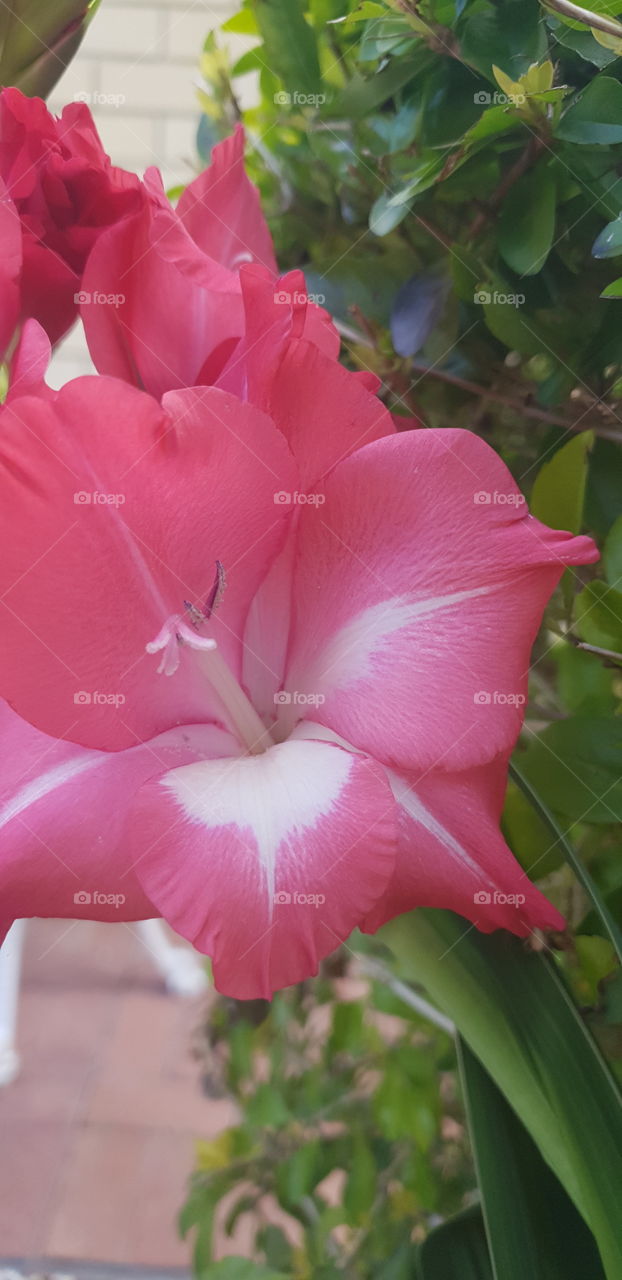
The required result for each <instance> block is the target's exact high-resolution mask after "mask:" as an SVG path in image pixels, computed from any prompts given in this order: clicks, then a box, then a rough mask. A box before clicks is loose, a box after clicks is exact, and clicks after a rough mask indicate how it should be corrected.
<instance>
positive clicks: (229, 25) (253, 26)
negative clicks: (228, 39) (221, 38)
mask: <svg viewBox="0 0 622 1280" xmlns="http://www.w3.org/2000/svg"><path fill="white" fill-rule="evenodd" d="M220 29H221V31H230V32H232V34H233V35H239V36H256V35H257V34H258V29H257V19H256V17H255V14H254V13H253V11H252V9H240V11H239V13H234V15H233V17H232V18H227V21H226V22H223V24H222V26H221V28H220Z"/></svg>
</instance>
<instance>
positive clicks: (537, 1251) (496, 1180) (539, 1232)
mask: <svg viewBox="0 0 622 1280" xmlns="http://www.w3.org/2000/svg"><path fill="white" fill-rule="evenodd" d="M459 1060H460V1073H461V1076H462V1085H463V1089H464V1093H465V1099H466V1104H467V1114H468V1118H469V1129H470V1132H471V1142H472V1144H473V1151H474V1154H475V1163H476V1169H477V1180H478V1183H479V1189H480V1194H481V1197H482V1209H483V1215H484V1221H485V1224H486V1235H487V1238H488V1245H489V1249H490V1253H491V1256H492V1259H493V1263H494V1270H495V1275H496V1276H499V1277H503V1280H525V1277H526V1276H529V1280H586V1277H587V1276H589V1277H590V1280H604V1272H603V1269H602V1266H601V1264H600V1259H599V1257H598V1249H597V1248H596V1244H595V1242H594V1237H593V1235H592V1234H591V1232H590V1231H589V1230H588V1228H587V1227H586V1225H585V1222H584V1221H583V1218H582V1217H581V1215H580V1214H579V1213H578V1212H577V1210H576V1208H575V1206H574V1205H573V1203H572V1200H570V1199H569V1197H568V1196H567V1195H566V1192H565V1191H564V1189H563V1187H562V1186H561V1184H560V1183H559V1181H558V1179H557V1178H556V1177H555V1175H554V1174H553V1173H552V1172H551V1169H550V1168H549V1166H548V1165H547V1164H546V1163H545V1161H544V1160H543V1159H542V1156H541V1155H540V1152H539V1151H538V1148H537V1146H536V1145H535V1143H534V1142H533V1140H532V1139H531V1138H530V1136H529V1134H528V1133H527V1131H526V1129H525V1128H524V1126H523V1125H522V1124H521V1123H520V1120H519V1119H518V1117H517V1116H516V1114H515V1112H514V1111H513V1110H512V1108H511V1107H510V1106H508V1103H507V1102H506V1099H505V1098H504V1096H503V1094H502V1093H501V1091H500V1090H499V1089H498V1088H497V1086H496V1084H495V1083H494V1081H493V1080H492V1079H491V1078H490V1076H489V1074H488V1072H487V1071H486V1070H485V1069H484V1067H483V1066H482V1064H481V1062H480V1061H479V1059H478V1058H476V1057H475V1055H474V1054H473V1053H472V1052H471V1050H470V1049H469V1047H468V1045H467V1044H465V1042H464V1041H459Z"/></svg>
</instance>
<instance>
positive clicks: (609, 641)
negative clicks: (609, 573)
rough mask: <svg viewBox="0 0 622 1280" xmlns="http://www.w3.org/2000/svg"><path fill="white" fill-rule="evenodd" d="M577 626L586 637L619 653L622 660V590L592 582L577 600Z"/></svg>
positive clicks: (590, 641)
mask: <svg viewBox="0 0 622 1280" xmlns="http://www.w3.org/2000/svg"><path fill="white" fill-rule="evenodd" d="M575 618H576V629H577V631H578V633H579V635H580V637H581V639H582V640H586V641H587V642H588V644H593V645H597V646H598V647H599V648H602V649H610V650H611V651H612V652H613V653H618V654H619V655H620V658H621V660H622V591H617V590H616V588H615V587H610V586H609V584H608V583H606V582H601V581H596V582H590V583H589V584H588V586H587V587H584V588H583V591H581V593H580V594H579V595H578V596H577V598H576V601H575Z"/></svg>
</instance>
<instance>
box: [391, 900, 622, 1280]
mask: <svg viewBox="0 0 622 1280" xmlns="http://www.w3.org/2000/svg"><path fill="white" fill-rule="evenodd" d="M382 937H383V938H384V939H385V940H386V941H387V942H388V945H389V946H390V947H391V948H392V950H393V951H394V952H395V954H396V956H397V958H398V966H397V967H398V972H399V976H400V977H404V978H407V979H409V980H410V981H413V980H414V981H415V982H418V983H421V984H422V985H423V986H424V987H425V988H426V989H427V991H428V992H429V994H430V996H431V997H432V999H433V1001H434V1003H435V1004H438V1005H439V1006H440V1007H441V1008H442V1009H443V1011H444V1012H445V1013H446V1014H448V1015H449V1017H450V1018H452V1019H453V1021H454V1022H455V1023H456V1026H457V1027H458V1030H459V1031H460V1034H461V1035H462V1037H463V1039H464V1040H465V1041H466V1042H467V1044H468V1045H469V1046H470V1048H471V1049H472V1050H473V1052H474V1053H475V1054H477V1056H478V1058H479V1059H480V1060H481V1061H482V1062H484V1063H485V1064H486V1069H487V1070H488V1071H489V1072H490V1075H491V1076H492V1078H493V1080H494V1081H495V1083H496V1084H497V1085H498V1087H499V1088H500V1089H501V1090H502V1092H503V1093H504V1095H505V1097H506V1098H507V1099H508V1102H509V1103H510V1105H511V1106H512V1107H513V1109H514V1110H515V1111H516V1113H517V1115H518V1116H519V1118H520V1119H521V1120H522V1122H523V1124H524V1125H525V1127H526V1129H527V1130H528V1131H529V1133H530V1134H531V1136H532V1138H533V1139H534V1141H535V1142H536V1143H537V1145H538V1148H539V1150H540V1152H541V1153H542V1155H543V1157H544V1159H545V1160H546V1161H547V1163H548V1164H549V1165H550V1166H551V1168H552V1169H553V1170H554V1172H555V1173H556V1175H557V1177H558V1178H559V1180H560V1182H561V1183H562V1185H563V1186H564V1188H565V1190H566V1191H567V1193H568V1195H569V1196H570V1198H571V1199H572V1200H573V1201H574V1203H575V1205H576V1206H577V1209H578V1210H579V1212H580V1213H581V1214H582V1216H583V1218H584V1219H585V1221H586V1222H587V1224H588V1226H589V1227H590V1229H591V1231H592V1232H593V1234H594V1236H595V1238H596V1241H597V1244H598V1247H599V1250H600V1254H601V1258H602V1261H603V1266H604V1268H605V1274H606V1276H607V1277H608V1280H620V1276H622V1233H621V1232H620V1187H622V1104H621V1100H620V1096H619V1093H618V1090H617V1088H616V1086H615V1084H614V1082H613V1079H612V1077H611V1075H610V1073H609V1071H608V1069H607V1066H606V1064H605V1062H604V1061H603V1058H602V1056H601V1054H600V1052H599V1050H598V1048H597V1046H596V1044H595V1043H594V1041H593V1039H592V1037H591V1036H590V1035H589V1033H588V1031H587V1029H586V1027H585V1026H584V1024H583V1022H582V1020H581V1017H580V1015H579V1013H578V1010H577V1009H576V1008H575V1006H574V1004H573V1003H572V1000H571V999H570V996H569V994H568V992H567V990H566V988H565V986H564V984H563V982H562V980H561V978H560V977H559V974H558V973H557V972H556V970H555V968H554V967H553V965H552V964H551V963H550V962H549V961H548V960H547V959H546V958H545V957H544V956H543V955H542V954H536V953H531V954H529V953H527V952H526V951H525V949H524V947H523V945H522V944H521V943H520V942H519V941H518V940H517V939H516V938H514V937H512V936H510V935H509V934H505V933H501V932H500V933H497V934H493V935H483V934H480V933H478V932H476V930H475V929H474V927H473V926H472V925H469V924H467V923H466V921H464V920H463V919H461V918H460V917H459V916H456V915H453V913H452V912H449V911H430V910H423V909H420V910H419V911H415V912H413V913H412V914H411V915H408V916H401V917H399V918H398V919H397V920H394V921H392V922H391V924H389V925H387V926H385V928H384V930H383V932H382Z"/></svg>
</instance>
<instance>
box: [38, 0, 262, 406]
mask: <svg viewBox="0 0 622 1280" xmlns="http://www.w3.org/2000/svg"><path fill="white" fill-rule="evenodd" d="M237 8H238V4H237V0H102V3H101V7H100V9H99V10H98V12H97V14H96V15H95V17H94V19H93V21H92V23H91V26H90V27H89V30H88V32H87V34H86V37H85V39H84V41H83V43H82V45H81V48H80V50H79V52H78V55H77V57H76V58H74V60H73V62H72V63H71V64H70V66H69V67H68V69H67V71H66V72H65V74H64V76H63V77H62V79H61V80H60V82H59V84H58V85H57V86H56V88H55V90H54V92H53V94H52V95H51V97H50V101H49V106H50V109H51V110H53V111H55V112H58V111H60V110H61V109H62V107H63V106H64V105H65V103H67V102H70V101H72V100H73V99H75V98H81V99H82V100H84V101H86V102H88V103H89V106H90V107H91V110H92V112H93V116H94V117H95V120H96V122H97V127H98V129H99V131H100V134H101V137H102V140H103V143H104V146H105V147H106V150H107V151H108V152H109V154H110V155H111V157H112V159H113V161H114V162H115V163H116V164H120V165H122V166H123V168H125V169H133V170H135V171H136V172H138V173H142V172H143V171H144V170H145V169H146V168H147V166H148V165H157V167H158V168H159V169H161V170H162V174H163V177H164V181H165V184H166V186H167V187H170V186H175V185H177V184H178V183H181V182H188V181H189V180H190V178H191V177H192V175H193V172H194V168H195V166H196V150H195V134H196V127H197V122H198V117H199V107H198V103H197V85H198V83H199V73H198V62H199V57H200V52H201V46H202V44H203V41H204V39H205V36H206V35H207V33H208V31H210V30H212V29H213V28H215V27H218V26H220V24H221V23H222V22H224V21H225V19H226V18H227V17H228V16H229V15H230V14H232V13H235V12H236V10H237ZM220 39H221V41H222V42H223V43H226V44H227V45H228V47H229V49H230V52H231V55H232V56H233V57H239V56H240V54H241V53H243V52H244V51H245V50H246V49H247V48H249V47H250V46H251V45H252V43H253V42H252V41H251V40H248V39H245V38H244V37H242V36H228V37H224V36H221V37H220ZM245 91H246V93H247V94H252V93H253V85H252V83H251V82H250V81H248V82H247V84H246V86H245ZM89 368H90V361H89V358H88V353H87V352H86V351H85V348H84V342H83V339H82V335H81V332H80V331H79V330H74V331H73V332H72V333H71V334H70V335H69V337H68V338H67V339H66V340H65V342H64V343H63V345H62V347H61V348H60V349H59V351H58V352H57V353H56V355H55V357H54V361H53V369H52V376H51V379H50V381H52V382H53V384H54V385H55V386H59V385H61V384H62V383H63V382H66V381H67V379H68V378H71V377H76V376H77V375H78V374H80V373H84V372H88V371H89Z"/></svg>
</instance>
